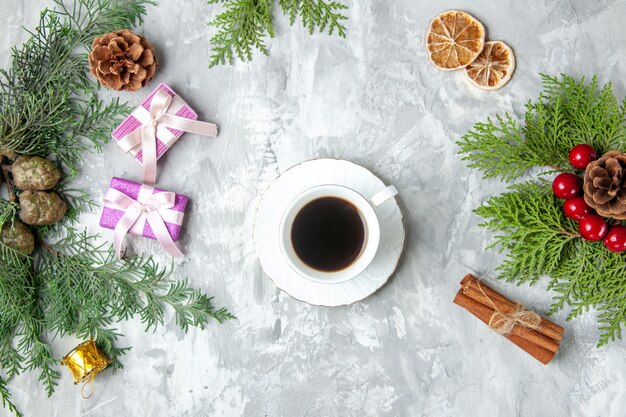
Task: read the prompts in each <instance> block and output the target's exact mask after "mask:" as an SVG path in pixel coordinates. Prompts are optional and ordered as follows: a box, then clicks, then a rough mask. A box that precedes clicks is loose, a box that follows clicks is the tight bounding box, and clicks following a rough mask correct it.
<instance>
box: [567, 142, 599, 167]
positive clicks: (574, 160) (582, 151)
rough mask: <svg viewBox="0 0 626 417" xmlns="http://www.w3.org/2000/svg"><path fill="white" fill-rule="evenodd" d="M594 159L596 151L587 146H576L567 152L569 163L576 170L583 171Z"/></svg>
mask: <svg viewBox="0 0 626 417" xmlns="http://www.w3.org/2000/svg"><path fill="white" fill-rule="evenodd" d="M595 159H596V151H595V149H593V148H592V147H591V146H589V145H587V144H581V145H576V146H574V147H573V148H572V150H571V151H569V163H570V164H572V166H573V167H574V168H576V169H585V168H587V165H589V162H591V161H593V160H595Z"/></svg>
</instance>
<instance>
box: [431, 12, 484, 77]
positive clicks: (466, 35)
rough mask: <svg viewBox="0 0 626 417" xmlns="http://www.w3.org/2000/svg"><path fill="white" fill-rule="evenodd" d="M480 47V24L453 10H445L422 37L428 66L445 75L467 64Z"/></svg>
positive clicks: (478, 51) (482, 32)
mask: <svg viewBox="0 0 626 417" xmlns="http://www.w3.org/2000/svg"><path fill="white" fill-rule="evenodd" d="M484 44H485V28H484V26H483V25H482V23H480V22H479V21H478V20H476V19H475V18H474V17H472V16H471V15H469V14H467V13H465V12H459V11H456V10H448V11H447V12H443V13H441V14H440V15H439V16H437V17H435V18H434V19H433V20H432V21H431V22H430V28H429V29H428V35H427V36H426V48H427V49H428V58H429V59H430V62H432V63H433V65H434V66H436V67H437V68H440V69H442V70H446V71H450V70H455V69H459V68H463V67H465V66H467V65H469V64H471V63H472V62H473V61H474V60H475V59H476V57H477V56H478V55H479V54H480V51H482V50H483V46H484Z"/></svg>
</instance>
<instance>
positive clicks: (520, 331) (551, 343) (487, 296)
mask: <svg viewBox="0 0 626 417" xmlns="http://www.w3.org/2000/svg"><path fill="white" fill-rule="evenodd" d="M479 281H480V280H479V279H478V278H476V277H475V276H474V275H472V274H467V275H466V276H465V277H464V278H463V280H462V281H461V283H460V284H461V288H459V291H458V292H457V294H456V296H455V297H454V303H455V304H458V305H459V306H461V307H463V308H464V309H466V310H467V311H469V312H470V313H471V314H473V315H474V316H476V317H477V318H478V319H479V320H481V321H482V322H483V323H485V324H487V325H488V326H489V327H491V328H494V327H495V329H494V330H496V331H497V332H498V333H500V334H501V335H502V336H504V337H505V338H507V339H508V340H510V341H511V342H513V343H514V344H516V345H517V346H519V347H520V348H521V349H523V350H524V351H525V352H526V353H528V354H529V355H531V356H532V357H534V358H535V359H537V360H538V361H539V362H541V363H543V364H547V363H548V362H550V361H551V360H552V358H553V357H554V355H555V353H556V352H557V351H558V350H559V348H560V343H561V339H562V338H563V327H561V326H559V325H558V324H555V323H553V322H551V321H550V320H548V319H545V318H543V317H540V316H539V315H536V313H533V312H532V311H528V310H527V309H526V308H524V307H523V306H521V305H520V304H519V303H515V302H513V301H511V300H509V299H508V298H506V297H504V296H503V295H502V294H500V293H498V292H497V291H495V290H493V289H491V288H489V286H487V285H485V284H484V283H483V284H481V283H480V282H479ZM529 313H530V314H529ZM537 318H538V319H539V320H537Z"/></svg>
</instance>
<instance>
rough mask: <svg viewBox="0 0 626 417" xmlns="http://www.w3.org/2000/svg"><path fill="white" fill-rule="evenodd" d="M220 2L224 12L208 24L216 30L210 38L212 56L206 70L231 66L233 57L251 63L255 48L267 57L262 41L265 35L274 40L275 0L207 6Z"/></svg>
mask: <svg viewBox="0 0 626 417" xmlns="http://www.w3.org/2000/svg"><path fill="white" fill-rule="evenodd" d="M220 1H221V2H222V3H224V7H225V8H226V10H225V11H224V12H222V13H220V14H219V15H217V16H216V17H215V19H214V20H213V21H212V22H210V23H209V24H210V25H211V26H215V27H216V28H217V29H218V33H217V34H216V35H215V36H213V37H212V38H211V45H212V46H213V54H212V55H211V60H210V64H209V67H213V66H215V65H217V64H226V62H228V63H230V64H232V63H233V62H234V60H235V56H237V57H239V59H241V60H242V61H250V60H251V59H252V50H253V49H255V48H256V49H258V50H259V51H261V52H262V53H263V54H265V55H268V54H269V52H268V50H267V47H266V45H265V40H264V39H265V36H266V35H269V36H270V38H273V37H274V24H273V23H272V7H273V6H274V0H209V4H215V3H218V2H220Z"/></svg>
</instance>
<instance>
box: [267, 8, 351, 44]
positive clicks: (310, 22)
mask: <svg viewBox="0 0 626 417" xmlns="http://www.w3.org/2000/svg"><path fill="white" fill-rule="evenodd" d="M279 4H280V7H281V9H282V10H283V13H285V14H286V15H287V16H288V17H289V23H290V24H291V25H293V24H294V22H295V20H296V17H297V16H300V18H301V19H302V26H304V27H305V28H307V29H308V31H309V34H311V35H312V34H313V32H314V31H315V28H317V29H318V30H319V32H320V33H321V32H324V30H325V29H326V26H328V34H329V35H332V34H333V32H334V31H335V30H336V31H337V34H338V35H339V36H341V37H342V38H345V37H346V31H347V29H346V27H345V25H344V24H343V21H345V20H347V19H348V18H347V17H346V16H345V15H343V14H341V10H345V9H347V8H348V7H347V6H345V5H344V4H341V3H339V2H336V1H325V0H279Z"/></svg>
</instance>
